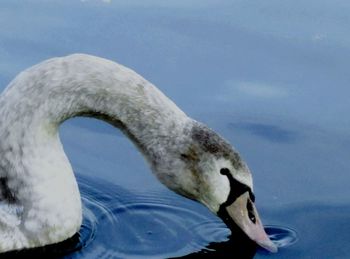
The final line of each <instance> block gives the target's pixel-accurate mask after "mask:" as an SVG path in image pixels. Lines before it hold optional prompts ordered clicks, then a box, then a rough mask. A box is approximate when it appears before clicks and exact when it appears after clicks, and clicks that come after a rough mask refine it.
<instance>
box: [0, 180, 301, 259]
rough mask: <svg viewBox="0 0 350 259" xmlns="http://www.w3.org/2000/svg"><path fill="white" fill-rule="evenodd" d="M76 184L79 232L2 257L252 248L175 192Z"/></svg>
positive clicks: (241, 251)
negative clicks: (80, 204) (79, 198)
mask: <svg viewBox="0 0 350 259" xmlns="http://www.w3.org/2000/svg"><path fill="white" fill-rule="evenodd" d="M78 182H79V188H80V190H81V195H82V200H83V216H84V219H83V224H82V227H81V229H80V231H79V233H77V234H76V235H75V236H74V237H72V238H71V239H69V240H67V241H64V242H62V243H60V244H55V245H49V246H46V247H44V248H38V249H29V250H24V251H19V252H11V253H7V254H5V255H2V257H1V258H28V257H33V256H34V257H39V256H41V257H45V258H67V259H68V258H198V257H201V258H213V256H220V257H229V256H230V255H232V254H234V255H235V257H239V258H252V257H253V256H254V254H255V253H256V251H257V246H256V245H255V243H254V242H252V241H251V240H249V238H247V237H246V236H245V235H244V233H243V232H241V231H240V229H239V228H238V227H237V229H236V231H235V230H233V231H235V232H230V230H228V229H227V228H226V226H225V225H224V223H223V222H222V221H221V220H220V219H218V218H217V217H215V216H214V215H212V214H211V212H209V211H208V210H207V209H206V208H204V207H203V206H202V205H199V204H197V203H195V202H192V201H188V200H186V199H182V198H181V197H179V196H178V195H176V194H172V193H162V192H148V193H142V192H140V193H137V192H136V193H131V192H129V191H127V190H126V189H124V188H122V187H120V186H117V185H113V184H110V183H108V182H105V181H103V180H97V181H96V179H93V178H89V177H84V176H80V175H79V177H78ZM267 231H268V232H269V234H270V235H271V238H273V239H274V240H275V242H276V244H278V245H279V247H283V246H286V245H289V244H291V243H292V242H294V238H295V237H293V236H291V233H290V232H288V230H283V229H281V228H279V227H272V226H271V227H267ZM286 231H287V232H286ZM288 236H289V238H290V239H291V240H289V239H288ZM260 252H261V253H262V254H264V253H266V254H267V253H268V252H264V251H263V250H262V249H261V251H260ZM258 253H259V251H258Z"/></svg>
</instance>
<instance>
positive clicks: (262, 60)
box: [0, 0, 350, 258]
mask: <svg viewBox="0 0 350 259" xmlns="http://www.w3.org/2000/svg"><path fill="white" fill-rule="evenodd" d="M349 12H350V6H349V3H348V1H342V0H341V1H336V2H334V1H330V0H329V1H322V3H321V2H319V1H308V2H305V1H283V2H282V1H275V0H273V1H264V2H263V1H259V2H256V1H255V2H254V1H229V0H223V1H219V2H217V1H199V0H198V1H197V0H193V1H192V0H191V1H167V3H166V4H165V3H164V1H158V0H145V1H137V0H135V1H127V2H126V1H119V0H111V1H102V0H101V1H100V0H86V1H79V0H69V1H68V0H60V1H50V2H49V1H42V0H33V1H30V2H26V3H23V1H19V0H5V1H2V2H1V5H0V56H1V59H0V84H1V86H2V88H3V87H5V86H6V85H7V84H8V82H9V81H10V80H11V79H12V78H13V77H14V76H15V75H16V74H18V73H19V72H20V71H21V70H23V69H25V68H27V67H29V66H31V65H33V64H35V63H37V62H39V61H41V60H43V59H46V58H49V57H53V56H62V55H67V54H70V53H74V52H84V53H90V54H94V55H98V56H102V57H106V58H109V59H112V60H115V61H118V62H120V63H122V64H124V65H126V66H129V67H131V68H133V69H134V70H136V71H137V72H139V73H140V74H142V75H143V76H144V77H145V78H147V79H148V80H150V81H151V82H153V83H154V84H155V85H157V86H158V87H159V88H160V89H161V90H162V91H163V92H165V93H166V94H167V95H168V96H169V97H170V98H171V99H172V100H174V102H175V103H177V104H178V105H179V106H180V107H181V108H182V109H183V110H184V111H185V112H186V113H187V114H189V115H190V116H192V117H194V118H196V119H197V120H200V121H202V122H205V123H206V124H208V125H209V126H210V127H211V128H213V129H214V130H216V131H217V132H219V133H220V134H221V135H223V136H224V137H225V138H226V139H228V140H229V141H230V142H231V143H232V144H234V146H235V147H236V148H237V149H238V150H239V151H240V153H241V154H242V156H243V157H244V158H245V160H246V161H247V163H248V165H249V167H250V168H251V171H252V172H253V175H254V183H255V186H254V187H255V190H254V192H255V195H256V197H257V201H256V205H257V208H258V210H259V212H260V216H261V218H262V220H263V223H264V224H265V226H266V230H267V232H268V234H269V235H270V236H271V238H272V239H273V240H274V242H275V243H276V244H277V245H278V246H279V247H280V249H279V252H278V253H277V254H269V253H267V252H265V251H263V250H261V249H257V250H256V247H255V246H254V244H251V243H250V242H249V240H246V239H245V238H244V236H241V235H240V233H239V231H237V233H233V234H232V235H231V236H230V232H229V231H228V229H227V228H226V227H225V226H224V225H223V224H222V222H221V221H220V220H219V219H217V218H216V217H215V216H213V215H212V214H211V213H210V212H209V211H208V210H207V209H205V208H204V207H202V206H201V205H199V204H197V203H195V202H192V201H189V200H187V199H185V198H183V197H180V196H178V195H175V194H173V193H172V192H171V191H169V190H167V189H166V188H165V187H163V186H162V185H161V184H160V183H159V182H158V181H157V179H155V177H154V176H153V175H152V173H151V172H150V170H149V168H148V166H147V165H146V163H145V162H144V161H143V159H142V156H141V155H140V154H139V153H138V152H137V150H136V149H135V147H134V146H132V144H131V143H130V141H128V140H127V139H126V138H125V137H124V136H123V135H122V134H121V133H120V132H119V131H117V130H115V129H113V128H112V127H110V126H109V125H105V124H103V123H101V122H99V121H96V120H88V119H74V120H70V121H68V122H66V123H65V124H64V125H63V126H62V127H61V130H60V134H61V139H62V142H63V145H64V148H65V151H66V153H67V155H68V157H69V159H70V161H71V163H72V166H73V168H74V170H75V171H76V172H77V175H78V176H79V177H78V181H79V185H80V188H81V192H82V197H83V203H84V225H83V227H82V229H81V231H80V233H79V235H77V236H75V237H74V238H73V239H71V240H69V241H67V242H65V243H64V244H60V245H58V246H54V247H48V248H46V249H43V250H36V251H31V252H26V253H34V254H38V253H39V254H40V253H41V254H42V253H46V255H47V257H50V258H55V257H57V258H64V257H66V258H99V257H101V258H111V257H113V256H114V257H117V258H118V257H119V258H133V257H135V258H142V257H144V258H165V257H182V256H185V257H189V258H191V257H194V256H195V255H198V254H199V255H200V256H202V257H209V258H210V257H213V256H221V257H222V256H224V255H236V256H237V254H239V255H242V257H243V256H245V257H255V258H349V256H350V245H349V240H350V234H349V233H350V224H349V217H350V174H349V172H350V165H349V154H350V152H349V145H350V135H349V132H350V120H349V116H348V114H349V111H350V103H349V101H348V97H349V95H350V92H349V87H348V84H349V81H350V76H349V73H348V68H349V67H350V57H349V53H350V51H349V43H350V38H349V35H350V34H349V32H348V24H349V23H350V19H349V16H348V13H349ZM130 223H132V224H130ZM237 257H238V256H237Z"/></svg>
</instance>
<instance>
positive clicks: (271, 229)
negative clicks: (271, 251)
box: [265, 226, 298, 248]
mask: <svg viewBox="0 0 350 259" xmlns="http://www.w3.org/2000/svg"><path fill="white" fill-rule="evenodd" d="M265 231H266V233H267V235H268V236H269V237H270V239H271V241H272V242H273V243H274V244H275V245H277V247H279V248H281V247H286V246H290V245H293V244H294V243H296V242H297V241H298V236H297V233H296V232H295V231H294V230H292V229H290V228H287V227H281V226H265Z"/></svg>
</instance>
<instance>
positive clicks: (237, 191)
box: [217, 168, 256, 224]
mask: <svg viewBox="0 0 350 259" xmlns="http://www.w3.org/2000/svg"><path fill="white" fill-rule="evenodd" d="M220 173H221V174H222V175H226V176H227V178H228V180H229V182H230V193H229V195H228V197H227V200H226V201H225V202H224V203H223V204H221V205H220V208H219V211H218V213H217V214H218V216H219V217H221V218H222V219H223V220H224V222H225V223H226V221H227V220H229V217H228V214H227V211H226V207H228V206H230V205H231V204H232V203H234V202H235V200H236V199H237V198H238V197H239V196H241V195H242V194H243V193H245V192H248V193H249V198H250V199H248V201H247V210H248V217H249V219H250V220H251V221H252V222H253V223H254V224H255V223H256V217H255V213H254V209H253V205H252V202H255V195H254V193H253V192H252V190H251V189H250V187H248V186H247V185H245V184H243V183H241V182H239V181H237V180H236V179H235V178H233V176H232V174H231V172H230V170H229V169H227V168H222V169H221V170H220Z"/></svg>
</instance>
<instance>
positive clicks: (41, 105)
mask: <svg viewBox="0 0 350 259" xmlns="http://www.w3.org/2000/svg"><path fill="white" fill-rule="evenodd" d="M75 116H87V117H95V118H99V119H101V120H104V121H106V122H107V123H110V124H112V125H114V126H115V127H117V128H119V129H120V130H121V131H122V132H123V133H124V134H125V135H126V136H127V137H129V138H130V139H131V141H132V142H133V143H134V144H135V146H136V147H137V148H138V149H139V151H140V152H141V153H142V154H143V156H144V157H145V159H146V160H147V162H148V163H149V165H150V167H151V169H152V171H153V172H154V174H155V175H156V176H157V178H158V179H159V181H160V182H162V183H163V184H164V185H166V186H167V187H168V188H170V189H171V190H173V191H175V192H176V193H178V194H181V195H183V196H185V197H187V198H190V199H193V200H196V201H199V202H200V203H202V204H204V205H205V206H206V207H207V208H208V209H209V210H210V211H212V212H213V213H214V214H216V215H218V216H219V217H221V218H222V220H223V221H224V222H225V223H226V224H227V225H228V226H230V225H231V224H236V225H237V226H238V227H239V228H241V229H242V230H243V232H244V233H245V234H246V235H247V236H248V237H249V238H250V239H251V240H253V241H255V242H256V243H257V244H258V245H260V246H262V247H264V248H265V249H267V250H269V251H272V252H276V251H277V248H276V246H275V245H274V244H273V243H272V242H271V240H270V239H269V238H268V236H267V235H266V233H265V231H264V228H263V225H262V223H261V220H260V218H259V216H258V213H257V210H256V208H255V205H254V194H253V182H252V176H251V173H250V171H249V169H248V167H247V165H246V163H245V162H244V161H243V160H242V158H241V157H240V155H239V154H238V153H237V152H236V151H235V150H234V149H233V148H232V147H231V145H230V144H229V143H228V142H227V141H225V140H224V139H223V138H221V137H220V136H219V135H218V134H216V133H215V132H214V131H212V130H211V129H209V128H208V127H207V126H205V125H204V124H202V123H200V122H197V121H195V120H193V119H191V118H189V117H188V116H187V115H186V114H185V113H184V112H183V111H181V110H180V109H179V108H178V107H177V106H176V105H175V104H174V103H173V102H172V101H171V100H170V99H168V98H167V97H166V96H165V95H164V94H163V93H162V92H160V90H158V89H157V88H156V87H155V86H154V85H152V84H151V83H150V82H148V81H146V80H145V79H144V78H143V77H141V76H140V75H138V74H137V73H136V72H134V71H132V70H131V69H129V68H126V67H124V66H122V65H119V64H117V63H115V62H113V61H110V60H107V59H103V58H99V57H95V56H91V55H86V54H73V55H69V56H66V57H58V58H52V59H49V60H46V61H43V62H42V63H39V64H37V65H35V66H33V67H31V68H29V69H27V70H25V71H23V72H21V73H20V74H19V75H18V76H17V77H16V78H15V79H14V80H13V81H12V82H10V84H9V85H8V86H7V87H6V89H5V90H4V91H3V93H2V94H1V96H0V121H1V123H0V252H1V253H3V252H8V251H13V250H21V249H25V248H34V247H42V246H45V245H49V244H54V243H58V242H61V241H64V240H66V239H68V238H70V237H72V236H73V235H74V234H76V233H77V231H78V230H79V229H80V226H81V223H82V204H81V198H80V193H79V189H78V185H77V182H76V179H75V176H74V174H73V170H72V167H71V165H70V163H69V161H68V159H67V157H66V155H65V153H64V150H63V147H62V144H61V142H60V139H59V135H58V128H59V125H60V124H61V123H62V122H63V121H65V120H67V119H69V118H72V117H75Z"/></svg>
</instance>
